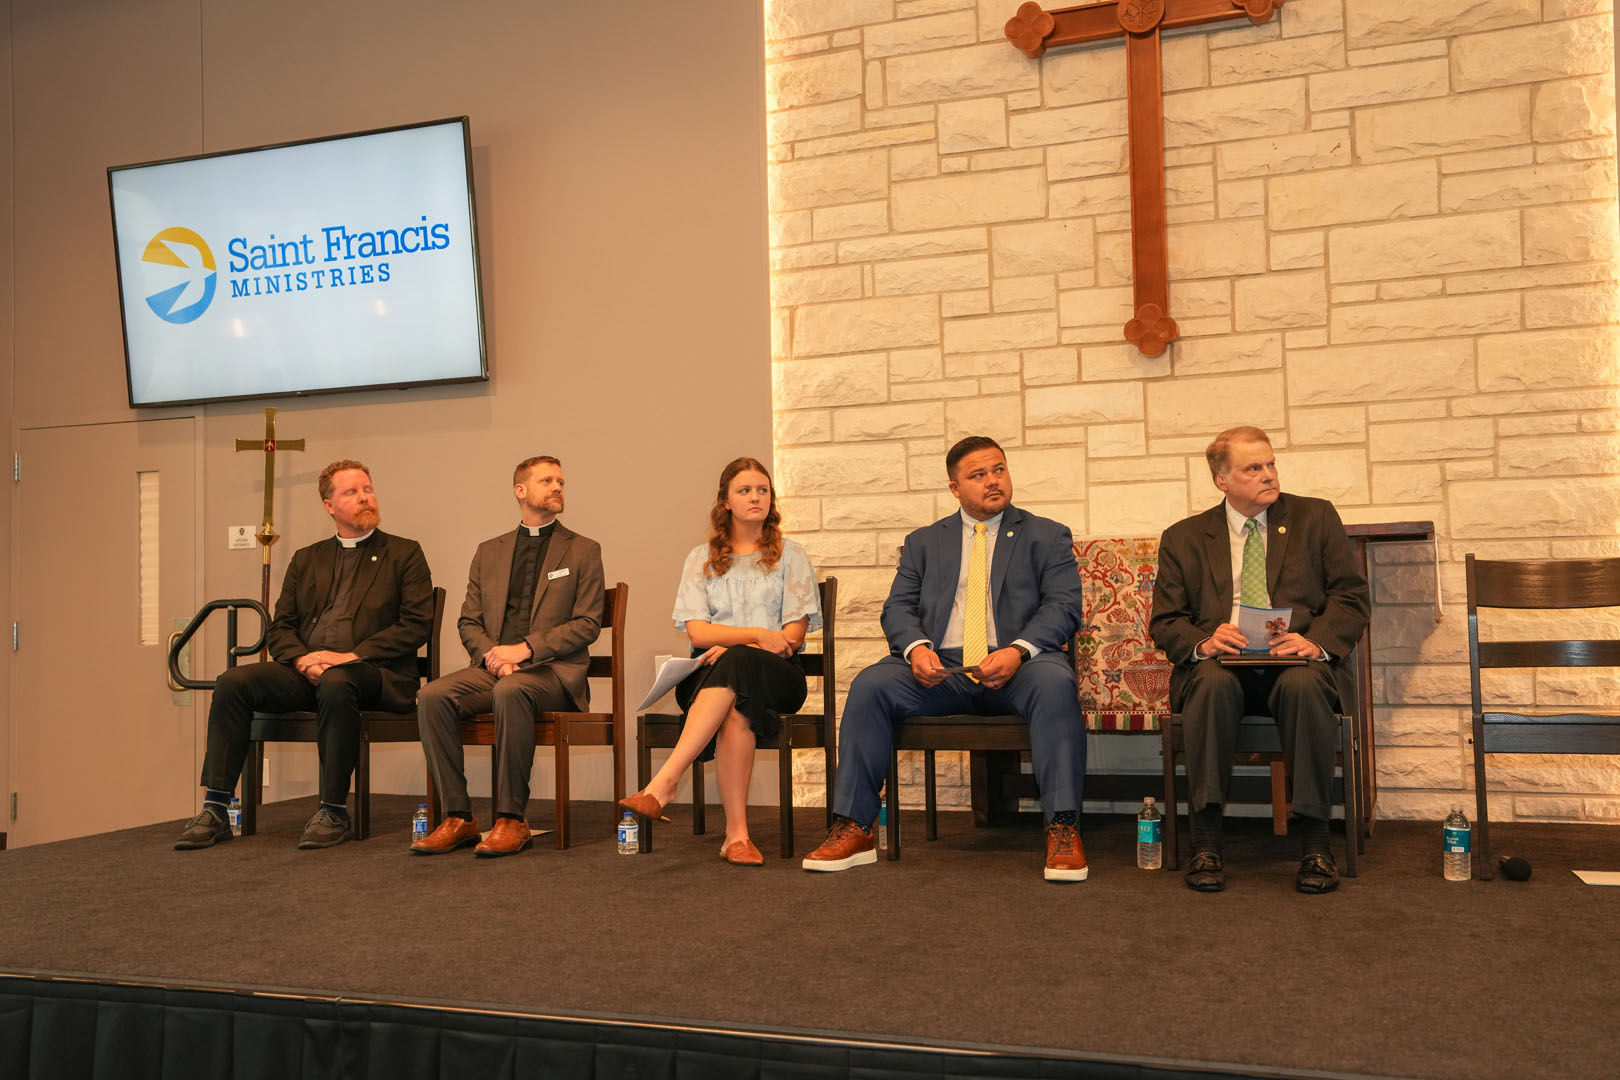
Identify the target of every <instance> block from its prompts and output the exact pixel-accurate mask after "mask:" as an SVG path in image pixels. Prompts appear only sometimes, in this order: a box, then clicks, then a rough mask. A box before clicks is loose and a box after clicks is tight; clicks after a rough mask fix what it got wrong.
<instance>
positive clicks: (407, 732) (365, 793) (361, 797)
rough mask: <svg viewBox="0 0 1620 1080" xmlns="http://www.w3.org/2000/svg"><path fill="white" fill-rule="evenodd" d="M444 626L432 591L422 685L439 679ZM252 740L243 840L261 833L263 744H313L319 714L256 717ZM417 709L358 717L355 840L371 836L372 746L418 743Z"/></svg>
mask: <svg viewBox="0 0 1620 1080" xmlns="http://www.w3.org/2000/svg"><path fill="white" fill-rule="evenodd" d="M443 626H444V590H443V589H442V588H434V590H433V628H432V630H431V631H430V632H429V633H428V639H427V644H426V645H425V646H424V647H423V649H422V652H421V653H420V654H419V655H418V656H417V658H416V670H417V674H418V675H419V676H420V677H421V678H422V680H423V681H424V682H432V681H433V680H434V679H437V678H438V677H439V631H440V630H441V629H442V628H443ZM248 737H249V738H250V739H251V740H252V744H251V745H250V746H249V748H248V756H247V763H246V764H245V766H244V767H243V769H242V794H243V798H242V835H243V836H251V835H253V832H254V830H255V829H257V828H258V807H259V802H260V800H261V799H263V798H264V779H263V778H264V744H265V743H267V742H307V743H312V742H314V741H315V714H314V713H312V712H290V713H261V712H256V713H254V714H253V723H252V726H251V727H250V728H249V734H248ZM419 741H420V736H419V735H418V733H417V727H416V705H415V703H414V702H412V704H411V711H410V712H408V713H398V712H389V711H387V710H384V709H367V710H365V711H364V712H362V713H361V714H360V756H359V758H358V759H357V760H356V761H355V766H354V797H355V815H354V835H355V839H357V840H364V839H366V837H368V836H370V835H371V744H372V743H397V742H410V743H414V742H419Z"/></svg>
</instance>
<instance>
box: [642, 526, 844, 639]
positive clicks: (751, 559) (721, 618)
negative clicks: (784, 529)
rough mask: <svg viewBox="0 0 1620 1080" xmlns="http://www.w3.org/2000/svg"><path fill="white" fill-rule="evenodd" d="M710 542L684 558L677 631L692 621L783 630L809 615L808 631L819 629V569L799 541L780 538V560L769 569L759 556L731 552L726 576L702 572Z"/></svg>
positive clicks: (677, 606)
mask: <svg viewBox="0 0 1620 1080" xmlns="http://www.w3.org/2000/svg"><path fill="white" fill-rule="evenodd" d="M708 561H709V545H708V544H699V545H698V546H697V547H695V548H693V549H692V552H691V554H689V555H687V556H686V565H685V566H683V567H682V568H681V586H680V588H679V589H678V590H676V593H675V611H674V618H675V629H677V630H685V629H686V621H687V620H688V619H697V620H698V621H700V622H708V623H717V624H718V625H720V626H763V627H766V628H768V629H771V630H780V629H782V627H784V626H786V625H787V624H788V623H791V622H797V621H798V620H799V619H802V618H804V617H805V616H806V615H808V616H810V629H811V630H819V629H821V597H820V594H819V593H817V592H816V570H815V567H813V566H811V565H810V556H809V555H807V554H805V550H804V548H803V547H802V546H801V545H800V544H798V543H797V542H796V541H793V540H788V539H786V538H784V539H783V540H782V558H781V560H780V561H779V562H777V564H776V565H775V566H773V567H771V568H770V569H769V570H761V569H760V568H759V554H758V553H757V552H756V553H753V554H749V555H733V556H732V557H731V569H729V570H727V571H726V573H725V576H723V577H717V578H711V577H705V576H704V574H703V564H704V563H706V562H708Z"/></svg>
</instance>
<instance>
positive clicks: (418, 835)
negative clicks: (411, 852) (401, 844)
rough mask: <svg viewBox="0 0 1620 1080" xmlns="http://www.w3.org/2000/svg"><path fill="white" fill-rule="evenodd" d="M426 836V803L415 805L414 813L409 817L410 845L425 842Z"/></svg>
mask: <svg viewBox="0 0 1620 1080" xmlns="http://www.w3.org/2000/svg"><path fill="white" fill-rule="evenodd" d="M427 835H428V820H427V803H425V802H419V803H417V804H416V813H415V814H413V815H411V843H413V844H414V843H416V842H417V841H418V840H426V839H427Z"/></svg>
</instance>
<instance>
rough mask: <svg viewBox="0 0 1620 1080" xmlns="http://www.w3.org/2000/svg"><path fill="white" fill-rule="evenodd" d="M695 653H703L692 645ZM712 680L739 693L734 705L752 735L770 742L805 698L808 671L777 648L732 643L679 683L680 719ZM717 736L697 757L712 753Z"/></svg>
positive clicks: (702, 758) (705, 757)
mask: <svg viewBox="0 0 1620 1080" xmlns="http://www.w3.org/2000/svg"><path fill="white" fill-rule="evenodd" d="M693 654H694V655H702V653H700V652H699V651H698V650H696V649H694V650H693ZM708 686H724V687H725V688H727V689H728V690H730V691H731V692H732V693H734V694H736V695H737V702H736V709H737V711H738V712H740V713H742V714H743V715H744V716H745V717H747V718H748V726H749V727H751V728H753V729H754V738H755V740H756V741H758V742H766V741H768V740H770V739H774V738H776V734H777V732H779V731H781V730H782V716H783V715H784V714H792V713H796V712H798V711H799V706H801V705H803V704H804V694H805V684H804V671H803V670H802V669H801V668H800V667H799V662H798V661H797V660H784V659H782V658H781V657H780V656H777V655H776V654H775V653H770V652H766V651H765V650H764V649H756V648H754V647H753V646H752V645H728V646H726V651H725V652H723V653H721V654H720V659H718V660H716V661H715V662H714V663H712V664H710V665H708V666H707V667H700V668H698V669H697V670H696V671H694V672H692V674H690V675H688V676H687V677H686V678H684V679H682V680H681V681H680V684H679V685H677V686H676V687H675V702H676V704H678V705H679V706H680V707H681V722H682V723H683V724H684V723H685V722H686V710H687V709H690V708H691V707H692V699H693V698H695V697H697V695H698V691H699V690H702V689H703V688H705V687H708ZM718 738H719V734H718V733H716V736H715V739H710V740H709V745H708V746H705V747H704V748H703V753H701V754H699V755H698V760H699V761H712V760H713V759H714V744H715V741H716V739H718Z"/></svg>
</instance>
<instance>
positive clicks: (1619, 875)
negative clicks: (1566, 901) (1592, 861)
mask: <svg viewBox="0 0 1620 1080" xmlns="http://www.w3.org/2000/svg"><path fill="white" fill-rule="evenodd" d="M1575 876H1576V877H1578V878H1580V879H1581V880H1582V881H1584V882H1586V883H1587V884H1588V885H1620V870H1576V871H1575Z"/></svg>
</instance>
